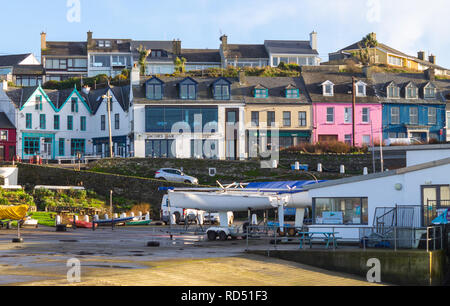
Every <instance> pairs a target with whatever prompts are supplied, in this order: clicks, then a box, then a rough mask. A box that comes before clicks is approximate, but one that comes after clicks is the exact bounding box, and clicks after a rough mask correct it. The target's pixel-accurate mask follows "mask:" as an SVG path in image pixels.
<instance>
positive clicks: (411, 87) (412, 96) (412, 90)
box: [405, 83, 417, 99]
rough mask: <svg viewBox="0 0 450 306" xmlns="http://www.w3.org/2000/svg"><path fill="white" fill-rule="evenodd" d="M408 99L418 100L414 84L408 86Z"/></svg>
mask: <svg viewBox="0 0 450 306" xmlns="http://www.w3.org/2000/svg"><path fill="white" fill-rule="evenodd" d="M405 96H406V99H417V87H416V86H414V85H413V84H412V83H411V84H409V85H407V86H406V95H405Z"/></svg>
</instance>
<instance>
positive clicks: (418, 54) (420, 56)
mask: <svg viewBox="0 0 450 306" xmlns="http://www.w3.org/2000/svg"><path fill="white" fill-rule="evenodd" d="M417 58H419V59H420V60H422V61H424V60H425V52H424V51H419V52H417Z"/></svg>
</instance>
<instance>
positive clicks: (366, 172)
mask: <svg viewBox="0 0 450 306" xmlns="http://www.w3.org/2000/svg"><path fill="white" fill-rule="evenodd" d="M363 174H364V175H369V169H367V167H364V170H363Z"/></svg>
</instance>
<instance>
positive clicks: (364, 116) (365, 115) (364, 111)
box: [362, 107, 370, 123]
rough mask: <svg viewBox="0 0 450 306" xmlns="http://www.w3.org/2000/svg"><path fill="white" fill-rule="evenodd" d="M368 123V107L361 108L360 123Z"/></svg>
mask: <svg viewBox="0 0 450 306" xmlns="http://www.w3.org/2000/svg"><path fill="white" fill-rule="evenodd" d="M369 121H370V109H369V108H368V107H363V109H362V122H363V123H369Z"/></svg>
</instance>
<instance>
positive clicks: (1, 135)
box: [0, 131, 8, 141]
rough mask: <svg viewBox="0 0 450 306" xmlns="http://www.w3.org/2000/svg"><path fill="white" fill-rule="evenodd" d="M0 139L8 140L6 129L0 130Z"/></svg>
mask: <svg viewBox="0 0 450 306" xmlns="http://www.w3.org/2000/svg"><path fill="white" fill-rule="evenodd" d="M0 140H3V141H8V131H1V132H0Z"/></svg>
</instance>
